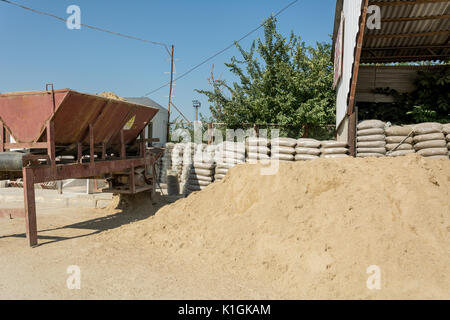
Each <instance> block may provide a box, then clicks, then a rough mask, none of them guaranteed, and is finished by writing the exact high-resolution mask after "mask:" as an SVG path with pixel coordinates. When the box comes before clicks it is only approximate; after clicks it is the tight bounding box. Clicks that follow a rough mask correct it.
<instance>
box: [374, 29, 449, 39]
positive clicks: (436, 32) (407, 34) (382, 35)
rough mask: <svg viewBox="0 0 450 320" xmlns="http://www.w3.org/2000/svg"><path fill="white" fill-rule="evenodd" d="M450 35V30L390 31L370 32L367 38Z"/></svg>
mask: <svg viewBox="0 0 450 320" xmlns="http://www.w3.org/2000/svg"><path fill="white" fill-rule="evenodd" d="M443 35H450V30H449V31H433V32H419V33H388V34H368V35H366V38H367V39H391V38H413V37H432V36H443Z"/></svg>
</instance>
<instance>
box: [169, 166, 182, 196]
mask: <svg viewBox="0 0 450 320" xmlns="http://www.w3.org/2000/svg"><path fill="white" fill-rule="evenodd" d="M167 194H168V195H169V196H176V195H179V194H180V183H179V181H178V174H177V172H176V171H172V170H169V171H168V172H167Z"/></svg>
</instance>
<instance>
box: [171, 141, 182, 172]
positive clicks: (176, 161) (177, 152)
mask: <svg viewBox="0 0 450 320" xmlns="http://www.w3.org/2000/svg"><path fill="white" fill-rule="evenodd" d="M183 151H184V144H183V143H177V144H175V146H174V147H173V149H172V157H171V158H172V161H171V162H172V168H171V169H172V170H173V171H175V172H176V174H177V176H178V179H179V178H180V177H181V171H182V170H183Z"/></svg>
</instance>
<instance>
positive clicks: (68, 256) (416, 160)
mask: <svg viewBox="0 0 450 320" xmlns="http://www.w3.org/2000/svg"><path fill="white" fill-rule="evenodd" d="M260 169H261V167H260V166H259V165H241V166H237V167H235V168H233V169H232V170H231V171H230V172H229V174H228V175H227V177H226V178H225V179H224V180H222V181H220V182H217V183H214V184H213V185H211V186H209V187H207V188H206V189H205V190H203V191H202V192H198V193H194V194H192V195H190V196H189V197H188V198H186V199H181V200H178V201H176V202H175V203H172V202H174V201H175V199H174V198H168V197H160V198H159V199H158V201H157V203H156V204H155V205H152V203H151V202H150V201H148V198H145V199H142V198H137V199H135V201H132V200H130V199H128V202H121V203H119V204H118V203H114V204H112V205H111V207H109V208H107V209H92V210H73V209H72V210H69V209H66V210H47V211H42V212H40V214H39V215H38V229H39V233H38V234H39V243H40V246H39V247H37V248H33V249H30V248H28V247H27V245H26V240H25V235H24V228H25V226H24V221H23V220H22V219H14V220H7V219H3V220H0V259H1V262H2V264H1V265H2V269H1V271H0V299H16V298H19V299H33V298H39V299H107V298H112V299H450V267H449V266H450V236H449V235H450V202H449V198H450V197H449V196H450V161H448V160H439V159H424V158H420V157H418V156H411V157H410V156H408V157H404V158H395V159H388V158H385V159H330V160H325V159H321V160H315V161H310V162H295V163H282V164H280V168H279V172H278V174H276V175H273V176H261V175H260V174H259V172H260ZM117 206H118V207H117ZM72 265H76V266H78V267H79V268H80V271H81V289H79V290H77V289H72V290H70V289H68V288H67V284H66V281H67V279H68V277H69V274H68V273H67V268H68V267H69V266H72ZM370 266H378V267H379V268H380V270H381V280H380V285H381V288H380V290H369V289H368V287H367V280H368V278H369V277H370V275H371V274H369V273H368V272H367V270H368V268H369V267H370Z"/></svg>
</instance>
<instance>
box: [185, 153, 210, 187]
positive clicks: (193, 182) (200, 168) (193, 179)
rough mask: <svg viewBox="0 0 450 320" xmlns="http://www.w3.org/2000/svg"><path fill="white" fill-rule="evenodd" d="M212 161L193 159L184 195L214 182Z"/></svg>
mask: <svg viewBox="0 0 450 320" xmlns="http://www.w3.org/2000/svg"><path fill="white" fill-rule="evenodd" d="M215 166H216V165H215V163H214V162H201V161H196V160H194V163H193V164H192V167H191V171H190V174H189V178H188V183H187V187H186V188H185V195H189V194H190V193H192V192H195V191H200V190H203V189H204V188H206V187H207V186H209V185H210V184H211V183H213V182H214V169H215Z"/></svg>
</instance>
